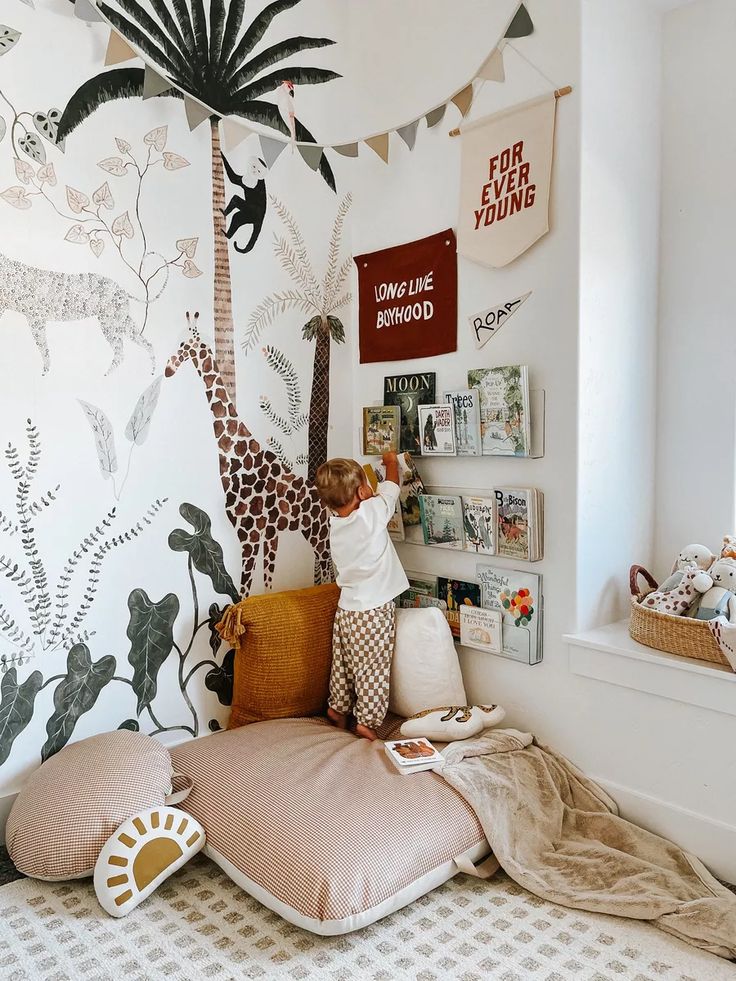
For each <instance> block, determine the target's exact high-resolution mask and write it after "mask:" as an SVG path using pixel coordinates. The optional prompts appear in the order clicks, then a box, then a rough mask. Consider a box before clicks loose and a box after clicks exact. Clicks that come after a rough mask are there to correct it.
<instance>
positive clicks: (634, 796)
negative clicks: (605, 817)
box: [592, 777, 736, 883]
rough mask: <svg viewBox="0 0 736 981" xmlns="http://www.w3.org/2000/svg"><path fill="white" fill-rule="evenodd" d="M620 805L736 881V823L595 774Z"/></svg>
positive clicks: (635, 818) (627, 814)
mask: <svg viewBox="0 0 736 981" xmlns="http://www.w3.org/2000/svg"><path fill="white" fill-rule="evenodd" d="M592 779H593V780H595V782H596V783H599V784H600V785H601V787H603V788H604V789H605V790H606V791H608V793H609V794H610V795H611V797H613V799H614V800H615V801H616V803H617V804H618V806H619V808H620V810H621V817H623V818H626V820H627V821H631V822H632V823H633V824H638V825H639V826H640V827H642V828H646V829H647V830H648V831H652V832H653V833H654V834H658V835H661V837H663V838H669V839H670V841H674V842H675V844H677V845H679V846H680V848H684V849H685V851H687V852H690V853H691V854H692V855H696V856H697V857H698V858H699V859H700V860H701V862H702V863H703V864H704V865H705V866H706V867H707V868H708V869H709V870H710V871H711V872H712V873H713V875H715V876H717V878H719V879H723V880H724V882H730V883H736V825H732V824H726V822H725V821H718V820H715V819H714V818H709V817H706V815H705V814H699V813H698V812H697V811H691V810H688V809H687V808H685V807H680V806H679V804H673V803H671V802H670V801H665V800H660V799H659V798H658V797H650V796H649V795H648V794H643V793H641V792H640V791H638V790H632V789H631V788H630V787H622V786H621V785H620V784H617V783H613V782H612V781H610V780H605V779H603V778H602V777H593V778H592Z"/></svg>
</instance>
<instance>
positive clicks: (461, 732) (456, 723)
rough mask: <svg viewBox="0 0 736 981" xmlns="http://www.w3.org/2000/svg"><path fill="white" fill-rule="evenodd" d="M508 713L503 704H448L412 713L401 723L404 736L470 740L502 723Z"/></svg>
mask: <svg viewBox="0 0 736 981" xmlns="http://www.w3.org/2000/svg"><path fill="white" fill-rule="evenodd" d="M505 715H506V712H505V711H504V710H503V709H502V708H501V706H500V705H444V706H442V707H441V708H432V709H425V711H424V712H417V714H416V715H412V717H411V718H410V719H407V720H406V722H404V724H403V725H402V726H401V735H402V736H407V737H412V738H413V737H415V736H425V737H426V738H427V739H436V740H437V741H438V742H450V741H451V740H453V739H468V738H469V737H470V736H477V735H478V733H479V732H482V731H483V729H488V728H489V727H490V726H496V725H498V724H499V722H502V721H503V719H504V716H505Z"/></svg>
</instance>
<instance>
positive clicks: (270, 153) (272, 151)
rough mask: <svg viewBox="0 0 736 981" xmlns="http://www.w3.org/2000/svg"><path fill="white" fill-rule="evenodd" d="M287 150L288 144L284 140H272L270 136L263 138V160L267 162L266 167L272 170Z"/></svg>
mask: <svg viewBox="0 0 736 981" xmlns="http://www.w3.org/2000/svg"><path fill="white" fill-rule="evenodd" d="M285 149H286V143H285V142H284V140H272V139H271V137H270V136H262V137H261V150H262V151H263V159H264V160H265V161H266V166H267V167H268V169H269V170H270V169H271V167H273V165H274V164H275V163H276V161H277V160H278V158H279V156H280V155H281V154H282V153H283V152H284V150H285Z"/></svg>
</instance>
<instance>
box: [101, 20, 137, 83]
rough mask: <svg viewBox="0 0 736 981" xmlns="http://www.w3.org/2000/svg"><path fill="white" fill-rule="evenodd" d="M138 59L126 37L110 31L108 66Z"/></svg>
mask: <svg viewBox="0 0 736 981" xmlns="http://www.w3.org/2000/svg"><path fill="white" fill-rule="evenodd" d="M137 57H138V55H137V54H136V53H135V51H134V50H133V49H132V48H131V46H130V45H129V44H128V42H127V41H126V40H125V38H124V37H121V36H120V35H119V34H118V32H117V31H110V39H109V40H108V42H107V51H106V52H105V64H106V65H119V64H120V62H121V61H130V59H131V58H137ZM144 98H145V96H144Z"/></svg>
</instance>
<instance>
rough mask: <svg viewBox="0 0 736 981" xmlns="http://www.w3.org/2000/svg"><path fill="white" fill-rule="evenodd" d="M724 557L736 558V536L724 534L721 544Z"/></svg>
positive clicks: (722, 556)
mask: <svg viewBox="0 0 736 981" xmlns="http://www.w3.org/2000/svg"><path fill="white" fill-rule="evenodd" d="M721 558H722V559H736V536H734V535H724V536H723V544H722V545H721Z"/></svg>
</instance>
